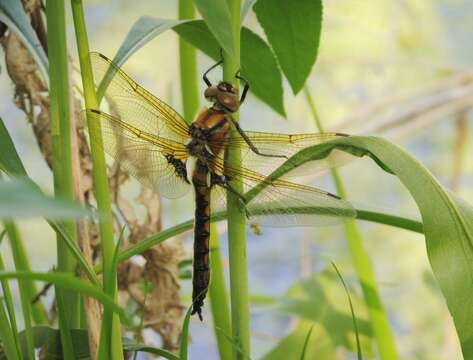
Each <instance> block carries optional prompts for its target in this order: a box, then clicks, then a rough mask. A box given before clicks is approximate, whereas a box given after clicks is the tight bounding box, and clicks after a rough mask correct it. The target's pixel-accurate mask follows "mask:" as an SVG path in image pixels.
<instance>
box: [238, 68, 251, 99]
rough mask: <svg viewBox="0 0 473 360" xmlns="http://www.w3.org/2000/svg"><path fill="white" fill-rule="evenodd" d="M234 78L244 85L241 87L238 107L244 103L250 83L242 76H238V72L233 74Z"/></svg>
mask: <svg viewBox="0 0 473 360" xmlns="http://www.w3.org/2000/svg"><path fill="white" fill-rule="evenodd" d="M235 77H236V78H237V79H238V80H241V81H243V83H244V85H243V91H242V92H241V97H240V105H241V104H243V101H245V98H246V94H247V93H248V90H249V89H250V83H249V82H248V80H246V79H245V78H244V77H243V76H240V70H238V71H237V72H236V74H235Z"/></svg>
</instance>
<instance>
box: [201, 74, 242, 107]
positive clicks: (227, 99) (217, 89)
mask: <svg viewBox="0 0 473 360" xmlns="http://www.w3.org/2000/svg"><path fill="white" fill-rule="evenodd" d="M204 96H205V98H206V99H207V100H208V101H210V102H212V103H213V104H214V107H216V108H222V109H225V110H228V111H230V112H232V113H233V112H235V111H237V110H238V108H239V106H240V101H239V99H238V91H237V89H236V88H235V87H234V86H233V85H232V84H230V83H228V82H225V81H222V82H220V83H219V84H218V85H217V86H210V87H208V88H207V89H205V92H204Z"/></svg>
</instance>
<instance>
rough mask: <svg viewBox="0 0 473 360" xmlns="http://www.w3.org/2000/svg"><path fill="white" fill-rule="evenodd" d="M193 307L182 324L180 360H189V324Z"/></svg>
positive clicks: (188, 310) (190, 307)
mask: <svg viewBox="0 0 473 360" xmlns="http://www.w3.org/2000/svg"><path fill="white" fill-rule="evenodd" d="M192 306H193V305H191V306H189V309H187V312H186V316H185V317H184V321H183V323H182V332H181V343H180V345H179V359H181V360H187V357H188V351H189V350H188V347H189V323H190V320H191V313H192Z"/></svg>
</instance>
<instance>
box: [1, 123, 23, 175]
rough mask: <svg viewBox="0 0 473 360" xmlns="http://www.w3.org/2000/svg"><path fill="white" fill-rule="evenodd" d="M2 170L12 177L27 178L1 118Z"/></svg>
mask: <svg viewBox="0 0 473 360" xmlns="http://www.w3.org/2000/svg"><path fill="white" fill-rule="evenodd" d="M0 170H2V171H3V172H5V173H6V174H8V175H10V176H24V177H26V176H27V174H26V170H25V167H24V166H23V163H22V162H21V159H20V157H19V156H18V153H17V152H16V149H15V145H14V144H13V140H12V139H11V137H10V134H9V133H8V130H7V128H6V127H5V123H4V122H3V120H2V119H1V118H0Z"/></svg>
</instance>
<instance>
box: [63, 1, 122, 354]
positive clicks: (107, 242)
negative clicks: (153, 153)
mask: <svg viewBox="0 0 473 360" xmlns="http://www.w3.org/2000/svg"><path fill="white" fill-rule="evenodd" d="M71 5H72V15H73V19H74V28H75V32H76V41H77V49H78V53H79V62H80V69H81V76H82V85H83V89H84V98H85V104H86V107H87V108H88V109H97V108H98V106H99V104H98V101H97V97H96V93H95V86H94V79H93V74H92V65H91V62H90V55H89V42H88V37H87V28H86V24H85V17H84V9H83V5H82V1H81V0H72V1H71ZM87 127H88V130H89V137H90V150H91V155H92V163H93V178H94V184H95V199H96V201H97V207H98V210H99V212H100V213H101V214H102V215H103V217H104V218H103V219H102V221H101V222H100V224H99V231H100V242H101V246H102V264H103V268H104V284H105V283H106V284H110V283H111V280H110V279H109V277H110V276H111V274H113V273H114V270H113V264H112V261H111V260H112V257H113V253H114V249H115V245H114V242H113V237H114V236H113V224H112V210H111V202H110V193H109V189H108V179H107V167H106V163H105V155H104V153H103V150H102V149H103V140H102V132H101V127H100V123H99V122H98V121H93V120H92V119H91V118H89V117H88V118H87ZM113 281H115V282H116V279H114V280H113ZM113 317H114V318H113V321H112V323H113V326H112V334H108V336H107V337H106V339H103V338H102V339H101V342H102V340H103V341H108V340H110V343H111V349H112V351H111V354H109V356H110V357H111V358H112V359H114V360H115V359H117V360H120V359H123V351H122V340H121V327H120V321H119V319H118V317H117V316H116V315H113ZM108 338H109V339H108ZM105 348H107V347H105Z"/></svg>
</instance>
